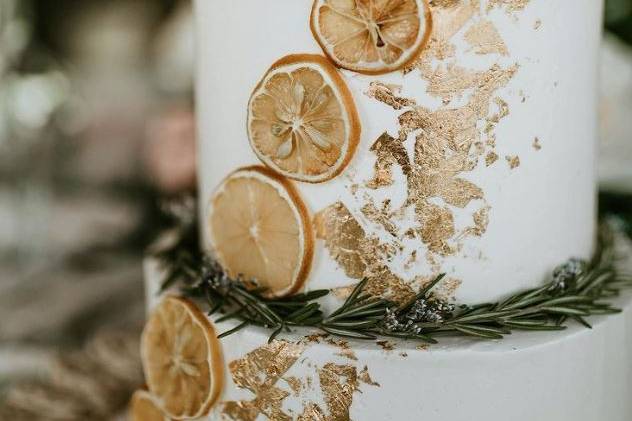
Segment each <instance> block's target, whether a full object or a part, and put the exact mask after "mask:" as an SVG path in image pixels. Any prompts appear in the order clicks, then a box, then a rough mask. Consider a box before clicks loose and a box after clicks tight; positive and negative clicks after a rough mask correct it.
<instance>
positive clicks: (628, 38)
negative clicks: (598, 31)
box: [606, 0, 632, 44]
mask: <svg viewBox="0 0 632 421" xmlns="http://www.w3.org/2000/svg"><path fill="white" fill-rule="evenodd" d="M606 28H607V29H608V30H609V31H611V32H613V33H615V34H616V35H617V36H619V37H620V38H621V39H622V40H624V41H625V42H627V43H628V44H632V0H606Z"/></svg>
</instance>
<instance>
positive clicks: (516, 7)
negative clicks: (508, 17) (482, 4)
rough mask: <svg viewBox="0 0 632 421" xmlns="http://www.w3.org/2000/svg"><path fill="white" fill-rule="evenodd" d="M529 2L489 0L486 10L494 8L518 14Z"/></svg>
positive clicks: (528, 0)
mask: <svg viewBox="0 0 632 421" xmlns="http://www.w3.org/2000/svg"><path fill="white" fill-rule="evenodd" d="M530 1H531V0H489V3H487V10H488V11H489V10H492V9H493V8H495V7H502V8H504V9H505V10H506V11H507V12H519V11H521V10H523V9H524V8H525V7H527V4H529V2H530Z"/></svg>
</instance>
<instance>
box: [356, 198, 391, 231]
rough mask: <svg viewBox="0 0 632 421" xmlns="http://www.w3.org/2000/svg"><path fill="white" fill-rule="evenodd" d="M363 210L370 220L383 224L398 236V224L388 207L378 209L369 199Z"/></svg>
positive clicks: (387, 229)
mask: <svg viewBox="0 0 632 421" xmlns="http://www.w3.org/2000/svg"><path fill="white" fill-rule="evenodd" d="M361 211H362V214H363V215H364V216H365V217H366V218H367V219H368V220H369V221H371V222H374V223H376V224H378V225H380V226H382V227H383V228H384V229H385V230H386V231H387V232H388V233H389V234H391V235H392V236H393V237H397V232H398V230H397V226H396V225H395V224H394V223H393V221H392V220H391V215H390V214H389V212H388V209H378V208H377V207H376V206H375V204H374V203H373V202H372V201H367V203H365V204H364V206H363V207H362V209H361Z"/></svg>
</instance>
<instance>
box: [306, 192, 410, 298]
mask: <svg viewBox="0 0 632 421" xmlns="http://www.w3.org/2000/svg"><path fill="white" fill-rule="evenodd" d="M314 226H315V228H316V237H317V238H319V239H322V240H324V241H325V247H326V248H327V249H328V251H329V255H330V256H331V257H332V258H333V259H334V260H335V261H336V262H337V263H338V265H339V266H340V267H341V268H342V269H343V270H344V272H345V274H346V275H347V276H348V277H350V278H353V279H363V278H367V279H368V282H367V284H366V287H365V291H366V292H367V293H368V294H371V295H374V296H379V297H384V298H389V299H391V300H393V301H395V302H405V301H407V300H408V299H410V298H411V297H413V296H414V295H415V293H414V290H413V289H412V288H411V287H410V286H409V285H407V284H406V282H404V280H402V279H401V278H400V277H398V276H397V275H395V274H393V273H392V272H391V271H390V270H389V269H388V267H387V266H386V265H385V264H384V263H383V260H384V259H383V258H382V257H383V256H384V254H385V253H384V252H383V250H384V248H385V246H384V245H383V244H380V243H379V241H378V240H377V239H376V238H369V237H367V235H366V233H365V231H364V229H363V228H362V226H361V225H360V224H359V223H358V221H357V220H356V219H355V218H354V216H353V215H352V214H351V212H349V210H348V209H347V207H346V206H345V205H343V204H342V203H340V202H337V203H335V204H333V205H331V206H329V207H327V208H325V209H323V210H322V211H320V212H318V213H317V214H316V216H315V218H314Z"/></svg>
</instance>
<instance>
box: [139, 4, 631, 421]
mask: <svg viewBox="0 0 632 421" xmlns="http://www.w3.org/2000/svg"><path fill="white" fill-rule="evenodd" d="M391 1H392V2H393V4H394V3H398V4H404V3H407V4H410V3H411V2H412V4H413V5H412V6H410V8H411V9H410V10H413V9H414V10H417V11H419V10H422V9H423V10H424V11H425V12H424V13H418V14H419V22H412V23H411V21H409V20H406V19H407V18H403V17H402V16H400V15H396V16H391V17H390V18H389V19H390V21H389V22H392V21H398V22H400V21H402V22H404V23H402V24H401V25H400V26H398V27H397V28H395V29H394V30H393V31H392V32H390V33H389V35H388V36H386V35H383V36H382V35H380V36H378V38H376V40H377V43H378V46H379V47H380V48H387V47H388V46H392V45H395V44H396V43H397V42H399V43H403V42H404V41H402V40H403V39H404V38H403V35H401V34H402V33H404V32H406V31H408V30H411V28H413V29H416V30H417V32H415V34H414V35H415V36H410V37H409V38H407V39H406V40H405V42H407V43H409V44H405V45H403V46H402V48H401V49H400V50H401V51H402V53H401V54H399V52H397V51H399V50H397V48H394V47H393V50H392V51H390V52H389V53H388V54H391V53H392V55H387V53H384V52H383V51H385V50H379V51H380V54H385V55H383V56H381V55H380V57H381V58H382V62H379V60H377V61H376V60H373V61H371V60H370V59H366V60H359V59H358V57H360V55H361V54H365V55H364V56H363V57H365V58H366V57H373V56H371V55H370V51H373V50H371V48H372V47H371V46H368V47H366V49H365V50H362V51H361V52H359V53H357V54H358V55H356V56H354V55H353V54H352V53H349V51H346V50H345V49H344V48H343V46H344V45H345V42H347V41H339V43H338V44H337V47H336V48H334V47H331V45H329V44H328V42H333V41H331V40H332V39H334V38H335V36H337V35H335V34H336V33H337V32H336V31H338V30H340V31H342V32H343V33H344V31H345V30H346V31H348V32H347V35H349V34H352V35H350V37H351V38H352V37H354V36H355V35H354V33H352V29H353V28H352V29H348V28H347V29H345V25H352V26H353V25H354V24H356V23H357V21H358V19H360V18H358V16H360V15H357V16H356V15H353V13H351V12H352V11H354V10H355V9H354V7H356V6H358V4H359V5H360V6H362V5H363V4H367V2H366V1H362V0H316V1H314V2H313V1H312V0H267V1H262V0H236V1H232V2H220V1H215V0H198V1H196V2H195V14H196V22H197V34H198V36H197V41H198V53H197V60H198V72H197V75H198V77H197V91H196V95H197V112H198V127H199V179H200V189H199V195H200V209H199V212H200V221H201V229H202V232H201V237H202V240H201V241H202V244H203V246H204V249H205V250H206V251H207V252H208V254H209V256H211V257H213V258H215V259H216V260H218V261H219V263H221V264H222V265H223V266H225V269H226V270H227V272H228V273H229V274H230V275H233V276H236V275H244V277H246V278H257V279H256V280H257V281H259V282H260V283H262V284H263V285H264V286H267V287H269V288H270V289H271V290H272V292H271V294H272V295H276V296H280V295H286V294H288V293H294V292H298V291H310V290H316V289H323V288H324V289H330V290H332V291H333V293H332V294H330V296H329V297H328V298H327V299H326V300H323V302H322V303H321V304H322V306H323V308H324V310H325V311H326V312H327V311H332V310H333V309H334V308H335V307H336V306H339V305H340V303H341V300H342V299H344V298H345V296H347V295H348V294H349V291H350V287H352V286H354V285H356V284H357V283H358V282H359V281H360V280H361V279H367V284H366V285H367V288H368V289H369V291H370V292H371V293H372V294H374V295H379V296H382V297H384V298H388V299H390V300H393V301H396V302H406V301H408V299H409V298H410V297H411V296H414V295H415V293H416V292H417V291H418V289H419V288H421V287H423V286H424V285H427V283H428V282H429V281H430V280H432V279H434V278H435V277H436V276H437V275H438V274H439V273H446V274H447V276H446V278H444V280H443V281H442V282H441V283H440V284H439V285H438V286H437V288H436V291H437V296H438V297H440V298H441V299H442V300H445V301H446V302H452V303H455V304H463V303H465V304H477V303H481V302H493V301H497V300H501V299H503V298H505V297H507V296H508V295H510V294H515V293H517V292H519V291H522V290H524V289H527V288H532V287H538V286H540V285H541V284H542V283H543V282H544V281H545V280H547V279H548V278H549V277H550V274H551V272H552V271H553V269H554V268H555V267H556V266H557V265H558V264H560V263H561V262H564V261H567V260H568V259H569V258H580V259H589V258H590V257H591V256H592V254H593V252H594V251H595V246H596V235H595V233H596V222H597V215H596V186H595V185H596V182H595V179H596V172H595V149H596V121H597V112H596V102H597V94H596V92H597V81H598V80H597V67H598V46H599V42H600V35H601V16H602V2H601V1H597V0H555V1H551V0H430V1H427V0H407V1H402V2H398V1H395V0H391ZM368 3H371V2H368ZM371 4H375V5H378V6H380V7H387V6H388V5H389V4H391V3H389V1H387V0H383V1H382V0H375V1H374V2H373V3H371ZM322 7H324V8H325V9H327V8H330V9H334V10H335V11H334V12H333V14H331V13H330V14H329V15H328V14H327V13H325V12H327V10H326V11H325V12H323V10H325V9H322ZM376 7H377V6H376ZM406 7H408V6H406ZM415 7H416V8H415ZM375 10H377V9H375ZM367 13H369V12H367ZM374 13H375V14H378V12H371V13H369V14H370V15H371V16H374ZM350 14H351V15H352V16H351V17H349V15H350ZM332 16H333V17H332ZM341 16H342V17H341ZM362 16H365V15H362ZM310 22H311V25H310ZM332 22H333V23H332ZM349 22H352V23H351V24H349ZM353 22H356V23H353ZM327 25H332V26H331V27H330V28H328V27H327ZM381 25H382V26H379V30H381V31H382V32H383V33H384V34H386V33H387V32H388V31H389V29H388V28H386V27H385V26H384V25H387V26H388V24H381ZM332 28H333V29H332ZM340 28H342V29H340ZM376 28H377V26H376ZM385 28H386V29H385ZM329 29H331V30H332V31H333V32H329V33H328V32H327V30H329ZM332 33H333V34H334V35H331V34H332ZM378 33H379V32H378ZM328 37H334V38H328ZM389 37H392V38H389ZM398 37H399V38H398ZM394 40H395V41H394ZM396 41H397V42H396ZM384 42H386V44H387V47H384ZM397 45H398V46H400V45H401V44H397ZM407 46H408V47H407ZM418 46H419V48H420V50H417V49H416V48H417V47H418ZM389 48H390V47H389ZM413 50H414V51H413ZM393 51H396V52H393ZM408 53H410V57H407V55H406V54H408ZM354 54H355V53H354ZM297 55H299V56H297ZM313 55H318V56H319V57H320V58H318V57H316V58H314V57H313ZM373 58H374V57H373ZM376 63H377V64H376ZM391 67H392V68H391ZM306 69H307V70H306ZM310 69H311V70H310ZM332 69H333V70H332ZM347 69H351V70H347ZM299 72H303V73H299ZM310 72H311V73H310ZM318 72H320V75H321V76H322V77H321V79H318V83H320V84H323V85H322V86H326V87H325V88H323V87H322V86H321V85H318V86H320V88H318V89H316V88H314V90H312V91H310V89H311V88H310V86H317V85H316V82H314V80H316V79H317V78H316V79H314V76H313V75H314V73H318ZM288 75H290V76H288ZM305 75H308V76H309V77H311V78H312V79H307V77H308V76H305ZM310 75H311V76H310ZM301 77H303V79H300V78H301ZM287 80H290V81H291V82H287V83H288V84H287V85H282V84H281V83H286V82H284V81H287ZM307 80H310V81H311V82H309V83H312V85H310V84H309V83H308V82H306V81H307ZM323 80H324V82H323ZM278 81H281V82H278ZM297 81H298V82H297ZM277 82H278V83H279V84H278V85H274V83H277ZM297 85H301V86H298V87H297ZM279 86H281V87H282V88H283V89H286V90H285V91H282V89H281V88H279ZM327 87H329V88H331V87H333V88H332V89H331V90H326V89H329V88H327ZM274 89H277V90H276V91H275V90H274ZM281 91H282V92H281ZM325 91H326V92H327V94H326V95H325V94H322V95H325V96H323V97H321V96H320V95H321V94H320V92H325ZM279 92H281V94H283V95H287V97H283V98H290V100H291V101H294V100H296V101H297V102H298V103H299V104H300V105H299V106H295V105H292V103H290V102H291V101H290V102H287V101H286V102H283V101H284V100H278V101H277V102H274V104H276V105H275V106H276V107H277V108H276V109H274V111H273V112H270V111H269V110H268V111H266V110H267V109H266V108H265V105H266V104H267V103H266V102H265V101H272V100H270V98H273V97H274V95H276V94H278V95H281V94H279ZM332 92H333V94H332ZM261 98H263V99H261ZM306 98H307V99H306ZM323 98H325V99H323ZM332 98H334V99H332ZM325 100H326V101H329V103H328V104H329V105H327V107H330V105H331V104H332V102H335V101H337V102H336V104H337V105H333V106H331V108H327V110H328V111H327V112H328V113H330V114H327V116H328V117H327V119H329V120H327V124H325V123H323V122H322V121H320V120H319V121H320V123H318V124H320V125H316V123H314V126H313V127H311V128H306V126H307V125H308V124H310V122H311V121H313V120H309V118H312V119H314V117H313V114H309V112H312V108H313V109H318V110H322V107H321V105H322V103H324V102H325ZM258 101H259V102H258ZM270 103H273V102H270ZM279 104H281V105H279ZM314 104H315V105H314ZM293 107H294V108H293ZM310 107H312V108H310ZM319 107H321V108H319ZM323 107H324V106H323ZM305 110H307V111H305ZM332 110H333V111H332ZM266 112H267V113H268V114H266ZM319 112H320V111H319ZM293 113H294V114H293ZM301 113H303V114H301ZM306 113H307V114H306ZM331 113H333V114H331ZM334 114H335V117H331V116H330V115H334ZM289 115H291V118H290V117H288V116H289ZM262 116H270V117H266V118H269V119H270V121H272V120H275V119H276V120H275V121H276V123H270V124H269V122H268V121H267V120H265V118H263V117H262ZM308 117H309V118H308ZM291 119H295V120H291ZM286 120H287V121H286ZM290 120H291V121H290ZM308 120H309V121H308ZM331 121H333V123H332V122H331ZM341 122H342V123H341ZM301 130H303V131H301ZM310 130H311V132H310ZM314 130H316V131H319V130H320V132H319V133H315V132H314ZM295 133H299V134H300V135H299V134H295ZM323 133H326V134H330V136H329V137H326V136H324V135H323ZM331 133H334V134H331ZM356 141H357V144H356V143H355V142H356ZM301 142H304V143H301ZM309 142H311V144H308V143H309ZM336 142H339V143H336ZM301 148H303V149H301ZM310 148H311V149H310ZM314 151H315V152H314ZM314 157H317V158H314ZM253 166H256V167H255V168H254V169H253ZM244 168H246V169H244ZM262 168H267V169H262ZM275 174H276V175H275ZM279 174H280V175H279ZM290 179H291V180H290ZM253 183H254V184H253ZM257 183H259V184H261V183H263V185H267V187H265V188H263V187H261V188H262V189H263V190H256V189H259V187H256V189H255V187H253V186H255V185H257V186H259V184H257ZM277 193H278V194H277ZM239 195H241V196H239ZM237 196H239V197H241V198H242V199H241V200H242V201H241V202H239V201H235V200H234V199H232V198H234V197H237ZM231 200H232V202H231ZM285 203H289V204H290V206H289V207H288V208H287V209H285V206H286V205H285ZM266 206H268V208H266ZM282 207H283V209H285V210H284V212H285V213H283V216H282V217H279V218H278V219H279V220H275V221H274V224H276V225H275V226H276V227H277V228H278V225H283V224H285V223H287V224H288V225H287V226H288V228H287V230H288V232H289V233H283V235H286V234H287V236H288V237H287V238H291V241H290V240H288V241H286V242H274V241H276V240H274V241H273V240H272V239H270V238H267V239H266V240H265V241H264V239H263V237H262V236H263V235H264V234H262V232H263V231H262V230H265V229H268V228H269V227H267V228H266V227H264V228H261V227H260V226H259V225H252V226H249V227H247V229H248V230H249V231H248V232H249V234H248V235H250V237H252V238H251V240H252V241H251V242H252V244H255V245H256V246H257V247H258V248H259V249H260V250H259V254H260V255H255V254H251V250H250V247H251V243H250V242H248V241H250V240H248V241H245V240H244V241H245V242H242V243H236V242H233V243H230V242H229V243H227V242H226V239H231V238H233V237H231V235H232V234H234V233H235V232H236V231H235V230H236V229H237V228H239V226H240V225H239V224H240V223H242V222H243V221H245V220H249V219H248V218H255V216H254V215H255V214H257V213H258V212H263V210H266V212H272V211H278V212H281V211H280V210H279V209H281V208H282ZM218 215H219V216H218ZM258 215H262V214H258ZM266 215H267V214H266ZM235 220H237V221H238V222H235ZM235 227H237V228H235ZM279 232H280V231H279ZM266 241H267V242H266ZM273 243H274V246H270V244H273ZM227 244H228V245H227ZM229 248H230V250H229ZM235 250H237V251H238V252H240V253H243V255H242V259H235V258H234V255H235ZM231 253H232V254H231ZM283 253H286V254H287V259H281V258H279V256H283ZM262 266H263V268H264V269H265V270H263V269H261V267H262ZM270 273H274V274H280V275H279V278H282V277H283V276H286V275H287V276H289V279H290V280H289V281H288V282H287V283H286V282H285V281H284V282H281V281H279V280H277V279H275V277H274V276H272V275H270V276H268V275H269V274H270ZM146 274H147V275H146V276H147V291H148V295H147V297H148V301H149V303H148V304H149V308H150V309H152V308H155V306H156V305H157V303H158V302H159V299H160V296H159V294H158V293H157V291H158V287H159V284H160V282H161V281H162V280H163V279H164V276H163V275H164V273H162V272H161V270H160V269H159V268H158V266H157V264H156V262H155V261H153V260H150V261H148V263H147V268H146ZM628 301H629V300H628V299H627V298H626V297H623V298H620V299H619V300H618V301H617V302H616V303H615V304H616V305H618V306H620V307H622V308H624V309H625V311H624V312H623V314H619V315H615V316H610V317H602V318H597V319H594V320H591V321H592V322H593V325H594V328H593V329H592V330H587V329H585V328H583V327H581V326H579V325H573V326H571V327H570V328H569V329H568V330H566V331H564V332H522V333H520V334H515V335H512V336H511V337H510V338H506V339H504V340H502V341H487V342H481V341H475V340H472V339H465V338H456V339H448V340H445V341H442V342H441V343H440V344H439V345H432V346H426V345H420V343H419V342H414V341H394V340H378V341H377V342H376V341H359V340H342V339H340V338H336V337H334V336H326V335H321V334H318V333H316V334H315V333H314V332H313V331H305V330H301V329H297V330H294V331H293V332H291V333H284V334H282V336H281V337H280V339H279V340H276V341H274V342H272V343H270V344H268V337H269V336H270V331H269V330H267V329H263V328H258V327H247V328H246V329H243V330H240V331H238V332H237V333H234V334H233V335H230V336H227V337H225V338H223V339H221V345H220V347H221V354H222V355H223V356H222V358H223V364H224V366H223V374H222V375H221V376H220V377H222V379H221V380H223V388H222V389H221V392H220V394H219V397H218V399H217V400H212V401H213V402H211V403H212V409H211V410H210V412H209V414H208V415H207V416H205V417H203V418H202V419H204V420H213V421H215V420H236V421H256V420H264V419H271V420H275V421H276V420H292V419H297V420H302V421H307V420H321V421H325V420H326V421H344V420H356V421H371V420H400V419H401V420H413V419H414V420H416V419H424V420H431V421H465V420H482V419H486V420H490V421H500V420H505V419H511V420H513V421H523V420H524V421H527V420H530V421H531V420H534V419H535V420H547V421H548V420H550V421H597V420H608V421H624V420H629V419H630V418H631V417H632V403H630V402H629V399H627V396H628V395H629V392H630V390H632V389H631V387H632V376H631V375H630V374H632V373H630V368H629V367H628V365H627V363H626V361H628V360H629V358H630V357H632V355H631V354H630V350H631V349H632V343H631V342H630V337H629V335H627V334H626V333H625V332H626V330H627V329H628V328H629V327H630V323H631V322H632V320H630V318H631V317H632V315H631V313H630V311H632V310H631V309H630V307H629V305H628ZM196 317H200V318H202V316H201V315H198V316H196ZM215 319H216V318H215ZM200 320H202V319H199V320H198V322H199V324H200V325H207V322H206V320H207V319H204V320H203V321H202V322H200ZM237 324H239V322H235V321H224V322H219V323H217V322H214V321H213V320H211V319H210V318H209V319H208V326H214V329H215V331H216V332H217V333H220V332H225V331H228V330H230V329H232V328H234V327H236V326H237ZM214 361H215V360H214ZM215 381H216V384H219V383H221V381H219V380H217V379H215ZM148 383H150V389H151V382H148ZM174 387H175V386H174ZM174 390H175V389H174ZM209 393H210V392H209ZM187 402H188V401H187ZM156 403H157V405H158V406H161V405H163V406H164V402H160V400H159V399H158V398H157V402H156ZM183 405H184V404H183ZM209 406H211V405H209Z"/></svg>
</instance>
